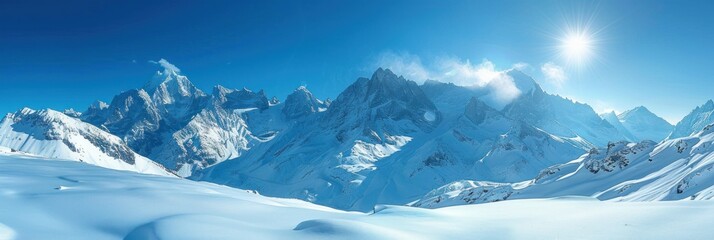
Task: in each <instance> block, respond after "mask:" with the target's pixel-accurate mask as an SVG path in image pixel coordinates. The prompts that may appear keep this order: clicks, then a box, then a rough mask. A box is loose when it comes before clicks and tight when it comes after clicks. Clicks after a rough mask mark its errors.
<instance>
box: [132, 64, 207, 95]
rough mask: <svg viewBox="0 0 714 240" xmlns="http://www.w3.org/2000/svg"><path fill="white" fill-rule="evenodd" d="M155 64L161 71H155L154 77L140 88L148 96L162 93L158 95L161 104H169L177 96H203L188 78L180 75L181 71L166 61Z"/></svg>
mask: <svg viewBox="0 0 714 240" xmlns="http://www.w3.org/2000/svg"><path fill="white" fill-rule="evenodd" d="M156 64H159V65H160V66H161V67H162V68H163V70H162V71H156V74H154V77H153V78H152V79H151V80H149V81H148V82H147V83H146V84H144V86H143V87H142V89H144V90H145V91H146V92H147V93H149V95H154V93H156V92H157V91H159V92H162V93H160V94H159V95H162V96H158V97H159V98H161V99H158V100H162V101H161V102H164V103H171V102H172V100H173V99H172V98H175V97H179V96H183V97H193V96H205V94H204V93H203V92H202V91H201V90H200V89H198V88H196V86H194V85H193V83H192V82H191V81H190V80H188V77H186V76H184V75H181V70H180V69H179V68H178V67H176V66H175V65H173V64H171V63H169V62H168V61H167V60H166V59H163V58H162V59H161V60H159V61H157V62H156ZM174 95H175V96H174ZM167 101H168V102H167Z"/></svg>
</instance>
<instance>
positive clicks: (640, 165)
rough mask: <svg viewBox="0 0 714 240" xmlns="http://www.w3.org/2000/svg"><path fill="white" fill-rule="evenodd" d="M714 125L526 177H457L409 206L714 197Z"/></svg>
mask: <svg viewBox="0 0 714 240" xmlns="http://www.w3.org/2000/svg"><path fill="white" fill-rule="evenodd" d="M712 169H714V125H709V126H707V127H705V128H704V129H703V130H702V131H700V132H698V133H696V134H694V135H692V136H689V137H683V138H677V139H671V140H666V141H663V142H661V143H659V144H657V143H655V142H653V141H642V142H640V143H628V142H616V143H610V144H608V146H607V147H606V148H601V149H596V148H593V149H592V150H590V152H589V153H587V154H585V155H583V156H581V157H580V158H578V159H576V160H573V161H571V162H568V163H565V164H559V165H555V166H552V167H549V168H546V169H544V170H543V171H541V173H540V174H539V175H538V176H537V177H535V178H534V179H532V180H530V181H524V182H519V183H493V182H483V181H468V180H464V181H457V182H453V183H450V184H447V185H445V186H442V187H440V188H437V189H435V190H433V191H431V192H430V193H428V194H427V195H425V196H424V197H423V198H422V199H421V200H419V201H416V202H414V203H413V204H412V205H413V206H418V207H427V208H437V207H444V206H452V205H461V204H473V203H484V202H494V201H502V200H509V199H529V198H546V197H559V196H569V195H577V196H590V197H595V198H598V199H601V200H613V201H663V200H710V199H712V198H714V171H713V170H712Z"/></svg>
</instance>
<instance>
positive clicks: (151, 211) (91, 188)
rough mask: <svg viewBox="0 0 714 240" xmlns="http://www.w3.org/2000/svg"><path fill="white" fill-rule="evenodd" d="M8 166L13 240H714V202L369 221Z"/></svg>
mask: <svg viewBox="0 0 714 240" xmlns="http://www.w3.org/2000/svg"><path fill="white" fill-rule="evenodd" d="M2 151H4V150H3V149H2V148H0V152H2ZM0 165H2V166H3V167H2V168H0V176H2V178H0V202H2V207H1V208H0V209H2V211H0V239H8V240H13V239H92V240H103V239H126V240H134V239H172V240H181V239H474V238H476V239H553V238H563V239H583V238H586V239H708V238H709V237H710V235H711V234H710V231H709V228H708V227H707V226H708V224H709V223H710V222H712V221H714V217H713V216H714V202H711V201H681V202H637V203H612V202H599V201H595V200H592V199H578V198H565V199H549V200H519V201H508V202H502V203H492V204H482V205H471V206H459V207H451V208H442V209H433V210H432V209H420V208H410V207H397V206H379V207H378V208H376V209H375V210H376V211H373V212H370V213H366V214H365V213H356V212H343V211H338V210H333V209H329V208H325V207H321V206H317V205H313V204H310V203H306V202H302V201H299V200H293V199H277V198H268V197H263V196H260V195H257V194H255V193H252V192H249V191H244V190H239V189H232V188H228V187H224V186H219V185H215V184H210V183H205V182H193V181H188V180H183V179H177V178H169V177H160V176H152V175H143V174H136V173H130V172H125V171H114V170H109V169H104V168H98V167H94V166H90V165H86V164H79V163H76V162H68V161H57V160H48V159H41V158H37V157H32V156H26V155H20V154H17V153H0ZM38 169H42V171H37V170H38Z"/></svg>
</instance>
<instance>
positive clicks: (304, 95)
mask: <svg viewBox="0 0 714 240" xmlns="http://www.w3.org/2000/svg"><path fill="white" fill-rule="evenodd" d="M325 109H327V105H326V104H324V103H323V102H322V101H320V100H319V99H317V98H315V96H313V95H312V93H311V92H310V91H309V90H307V87H305V86H300V87H298V88H296V89H295V90H294V91H293V93H291V94H290V95H288V97H287V98H286V99H285V107H283V114H285V116H286V117H288V118H291V119H293V118H299V117H302V116H307V115H309V114H312V113H316V112H322V111H324V110H325Z"/></svg>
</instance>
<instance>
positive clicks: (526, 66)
mask: <svg viewBox="0 0 714 240" xmlns="http://www.w3.org/2000/svg"><path fill="white" fill-rule="evenodd" d="M511 68H513V69H516V70H519V71H523V70H526V69H530V68H531V65H530V64H528V63H524V62H517V63H515V64H513V66H511Z"/></svg>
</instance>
